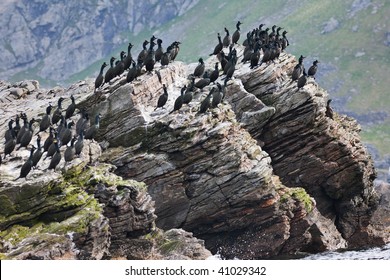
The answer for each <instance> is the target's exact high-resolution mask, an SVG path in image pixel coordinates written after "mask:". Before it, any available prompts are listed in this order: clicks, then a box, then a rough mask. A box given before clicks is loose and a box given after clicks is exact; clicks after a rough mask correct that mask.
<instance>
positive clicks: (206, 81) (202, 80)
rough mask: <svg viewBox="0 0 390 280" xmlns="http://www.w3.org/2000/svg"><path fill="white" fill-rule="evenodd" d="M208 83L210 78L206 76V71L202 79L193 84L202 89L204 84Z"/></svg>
mask: <svg viewBox="0 0 390 280" xmlns="http://www.w3.org/2000/svg"><path fill="white" fill-rule="evenodd" d="M209 84H210V78H209V77H208V73H207V72H206V73H205V75H204V76H203V78H202V79H200V80H199V81H197V82H196V83H195V84H194V86H195V87H196V88H198V89H200V90H203V88H205V87H206V86H208V85H209Z"/></svg>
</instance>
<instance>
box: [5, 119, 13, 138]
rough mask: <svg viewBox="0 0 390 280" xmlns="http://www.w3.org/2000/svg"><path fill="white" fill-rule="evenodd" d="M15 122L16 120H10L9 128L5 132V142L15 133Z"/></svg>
mask: <svg viewBox="0 0 390 280" xmlns="http://www.w3.org/2000/svg"><path fill="white" fill-rule="evenodd" d="M13 123H14V120H13V119H10V120H9V122H8V130H7V131H6V132H5V134H4V138H5V142H7V141H8V140H11V139H12V133H13V127H12V125H13Z"/></svg>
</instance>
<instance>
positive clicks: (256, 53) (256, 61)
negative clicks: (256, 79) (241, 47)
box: [250, 43, 260, 69]
mask: <svg viewBox="0 0 390 280" xmlns="http://www.w3.org/2000/svg"><path fill="white" fill-rule="evenodd" d="M259 59H260V45H259V44H258V43H256V44H255V48H254V50H253V53H252V54H251V57H250V61H251V66H250V68H251V69H253V68H255V67H257V65H258V64H259Z"/></svg>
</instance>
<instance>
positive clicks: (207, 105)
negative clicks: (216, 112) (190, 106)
mask: <svg viewBox="0 0 390 280" xmlns="http://www.w3.org/2000/svg"><path fill="white" fill-rule="evenodd" d="M214 90H215V88H212V89H211V90H210V92H209V94H208V95H207V97H206V98H205V99H204V100H203V101H202V103H200V107H199V111H198V114H203V113H205V112H206V111H207V110H208V109H209V108H210V105H211V104H210V99H211V95H212V94H213V92H214Z"/></svg>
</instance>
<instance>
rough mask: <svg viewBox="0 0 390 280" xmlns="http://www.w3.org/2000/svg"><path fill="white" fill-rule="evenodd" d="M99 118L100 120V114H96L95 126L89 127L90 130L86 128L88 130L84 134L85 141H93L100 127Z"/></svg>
mask: <svg viewBox="0 0 390 280" xmlns="http://www.w3.org/2000/svg"><path fill="white" fill-rule="evenodd" d="M100 118H101V115H100V114H97V115H96V116H95V124H94V125H91V126H90V128H88V130H87V131H86V132H85V139H94V138H95V135H96V133H97V132H98V130H99V127H100Z"/></svg>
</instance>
